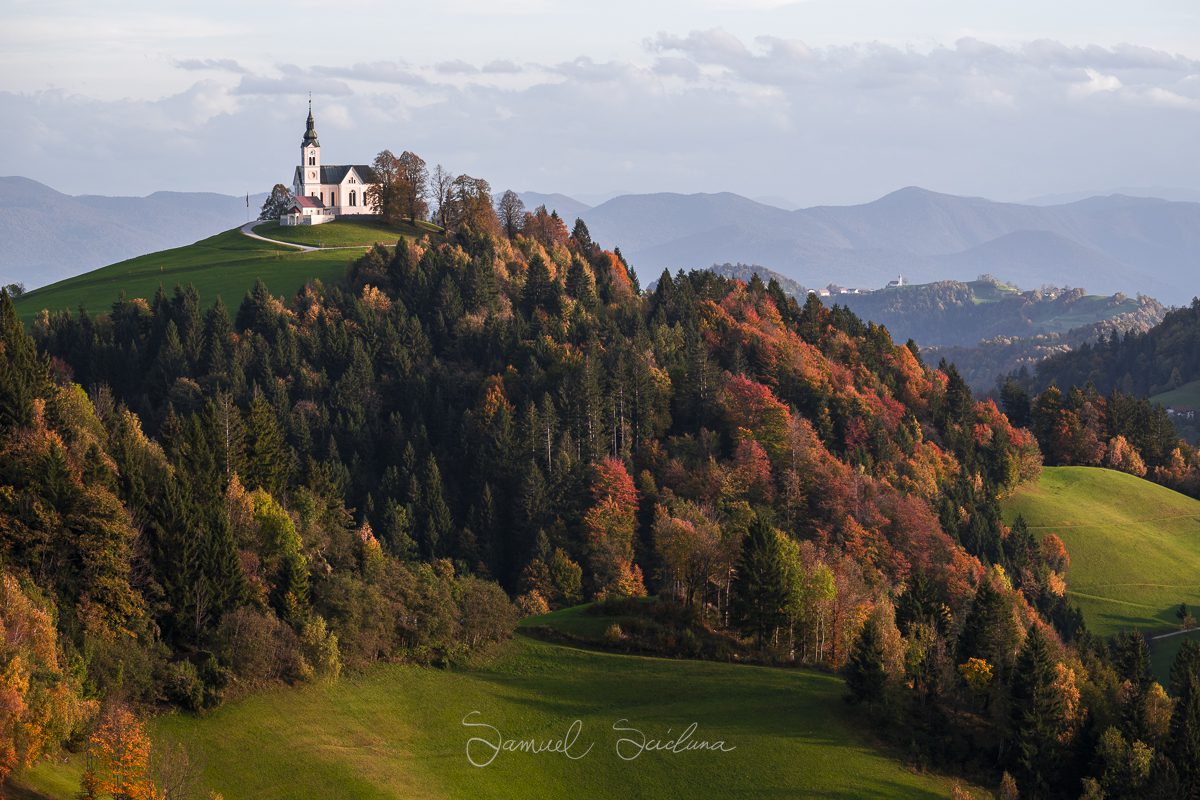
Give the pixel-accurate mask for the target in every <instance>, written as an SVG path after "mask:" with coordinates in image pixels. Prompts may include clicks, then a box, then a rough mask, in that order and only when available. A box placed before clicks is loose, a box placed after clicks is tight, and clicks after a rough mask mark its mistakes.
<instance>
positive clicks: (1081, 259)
mask: <svg viewBox="0 0 1200 800" xmlns="http://www.w3.org/2000/svg"><path fill="white" fill-rule="evenodd" d="M263 197H264V195H262V194H259V195H254V196H252V197H251V198H250V206H251V207H250V209H249V211H250V212H251V213H254V212H256V211H257V209H258V207H259V206H260V205H261V203H262V199H263ZM522 197H523V199H524V201H525V203H526V205H527V206H528V207H530V208H533V207H535V206H537V205H541V204H545V205H547V206H548V207H549V208H553V209H557V210H558V212H559V214H560V215H561V216H562V217H563V218H564V219H566V221H567V223H568V225H570V224H571V223H572V222H573V221H574V218H575V217H577V216H580V217H583V219H584V220H586V222H587V223H588V227H589V228H590V229H591V232H592V236H593V238H594V239H596V240H597V241H599V242H600V243H602V244H604V245H605V246H608V247H613V246H619V247H620V248H621V251H622V253H623V254H624V255H625V257H626V258H627V259H628V260H629V261H630V263H631V264H632V265H633V266H634V267H635V268H636V269H637V270H638V272H639V273H640V275H641V277H642V280H643V282H644V283H645V282H648V281H649V280H652V279H653V278H656V277H658V274H659V273H660V272H661V271H662V270H663V269H664V268H669V269H672V270H675V269H678V268H701V267H707V266H709V265H711V264H713V263H721V262H728V263H739V262H741V263H753V264H762V265H764V266H766V267H769V268H771V269H773V270H775V271H777V272H779V273H781V274H783V275H785V276H787V277H789V278H791V279H793V280H795V281H797V282H799V283H801V284H803V285H805V286H824V285H826V284H829V283H837V284H841V285H844V286H858V287H864V288H878V287H881V286H883V285H884V284H886V283H887V282H888V281H889V280H891V279H893V278H895V277H896V276H897V275H898V274H903V275H904V276H905V278H906V279H907V280H909V281H910V282H912V283H927V282H932V281H937V280H944V279H957V280H971V279H973V278H975V277H976V276H977V275H979V274H981V273H991V274H994V275H996V276H998V277H1000V278H1002V279H1004V280H1007V281H1010V282H1012V283H1015V284H1017V285H1019V286H1022V287H1024V288H1036V287H1039V286H1042V285H1046V284H1052V285H1056V286H1087V287H1088V288H1089V289H1090V290H1092V291H1096V292H1101V293H1105V294H1112V293H1116V292H1125V293H1127V294H1130V295H1134V294H1138V293H1141V294H1147V295H1152V296H1154V297H1157V298H1159V299H1160V300H1162V301H1164V302H1167V303H1171V304H1185V303H1187V302H1189V301H1190V300H1191V298H1192V297H1193V296H1194V295H1196V294H1200V280H1198V279H1197V278H1196V272H1197V268H1198V267H1200V203H1193V202H1183V201H1171V200H1162V199H1153V198H1144V197H1131V196H1126V195H1111V196H1107V197H1092V198H1088V199H1085V200H1079V201H1076V202H1071V203H1065V204H1058V205H1049V206H1035V205H1020V204H1015V203H997V202H993V201H990V200H985V199H982V198H974V197H956V196H953V195H945V194H937V193H935V192H930V191H926V190H924V189H918V188H912V187H910V188H907V189H901V190H899V191H897V192H893V193H891V194H889V195H887V196H885V197H882V198H880V199H879V200H876V201H874V202H871V203H866V204H863V205H856V206H817V207H813V208H805V209H799V210H796V211H786V210H784V209H782V208H778V207H776V206H772V205H767V204H765V203H760V202H756V201H754V200H750V199H747V198H745V197H741V196H739V195H736V194H730V193H727V192H726V193H720V194H691V195H682V194H670V193H659V194H628V195H622V196H619V197H614V198H612V199H610V200H607V201H605V202H603V203H601V204H599V205H596V206H590V205H588V204H587V203H584V202H581V201H579V200H575V199H573V198H571V197H568V196H566V195H561V194H537V193H532V192H527V193H525V194H524V195H523V196H522ZM246 216H247V208H246V201H245V198H244V197H230V196H228V195H219V194H208V193H184V192H156V193H154V194H152V195H149V196H148V197H101V196H95V195H81V196H70V195H66V194H62V193H61V192H57V191H55V190H53V189H51V188H49V187H47V186H45V185H43V184H40V183H37V182H36V181H32V180H29V179H27V178H18V177H9V178H0V242H3V243H4V247H3V248H0V283H9V282H13V281H20V282H23V283H25V284H26V286H27V287H28V288H35V287H37V286H41V285H43V284H46V283H50V282H52V281H55V280H58V279H60V278H64V277H67V276H70V275H75V274H78V273H80V272H84V271H86V270H89V269H92V268H95V267H99V266H103V265H106V264H111V263H113V262H116V261H120V260H122V259H125V258H129V257H132V256H135V255H140V254H142V253H147V252H153V251H156V250H162V249H165V248H169V247H176V246H179V245H182V244H188V243H190V242H193V241H196V240H198V239H201V238H204V237H206V236H209V235H211V234H213V233H216V232H218V231H221V230H227V229H229V228H232V227H234V226H235V225H238V224H239V223H242V222H244V221H245V220H246Z"/></svg>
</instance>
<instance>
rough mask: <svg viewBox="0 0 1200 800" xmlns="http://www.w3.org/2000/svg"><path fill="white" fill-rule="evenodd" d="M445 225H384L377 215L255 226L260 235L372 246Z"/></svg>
mask: <svg viewBox="0 0 1200 800" xmlns="http://www.w3.org/2000/svg"><path fill="white" fill-rule="evenodd" d="M440 230H441V229H440V228H438V226H436V225H434V224H433V223H431V222H425V221H417V222H416V223H408V222H406V223H403V224H402V225H399V226H397V227H392V226H390V225H384V224H383V223H381V222H378V221H376V220H374V219H364V220H356V219H348V218H343V219H336V220H334V221H333V222H326V223H325V224H324V225H287V226H281V225H280V224H279V223H278V222H264V223H263V224H262V225H258V226H257V227H255V228H254V232H255V233H257V234H258V235H259V236H266V237H267V238H268V239H277V240H279V241H281V242H295V243H296V244H307V245H310V246H312V247H354V246H370V245H373V244H375V243H376V242H380V243H382V244H386V245H388V246H389V247H390V246H392V245H394V244H396V240H397V239H399V238H400V237H402V236H404V237H419V236H424V235H426V234H436V233H438V232H439V231H440Z"/></svg>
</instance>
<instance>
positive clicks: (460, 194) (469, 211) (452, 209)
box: [439, 175, 500, 234]
mask: <svg viewBox="0 0 1200 800" xmlns="http://www.w3.org/2000/svg"><path fill="white" fill-rule="evenodd" d="M439 214H441V212H440V211H439ZM441 216H442V217H443V220H444V227H446V228H450V229H467V230H472V231H476V232H477V233H483V234H488V233H495V232H498V231H499V229H500V221H499V220H498V219H497V218H496V211H495V209H494V208H493V207H492V187H491V186H490V185H489V184H488V182H487V181H485V180H483V179H482V178H472V177H471V176H470V175H459V176H458V177H457V178H455V179H454V180H453V182H451V184H450V189H449V192H448V194H447V200H446V203H445V213H444V214H441Z"/></svg>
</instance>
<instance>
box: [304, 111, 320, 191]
mask: <svg viewBox="0 0 1200 800" xmlns="http://www.w3.org/2000/svg"><path fill="white" fill-rule="evenodd" d="M300 169H301V184H302V186H303V189H302V191H303V193H304V194H306V195H310V196H311V195H313V194H318V193H319V192H320V191H321V189H320V186H321V142H320V141H319V140H318V139H317V129H316V127H315V126H314V124H313V115H312V97H309V98H308V126H307V127H306V128H305V129H304V141H303V142H301V143H300Z"/></svg>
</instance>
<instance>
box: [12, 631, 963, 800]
mask: <svg viewBox="0 0 1200 800" xmlns="http://www.w3.org/2000/svg"><path fill="white" fill-rule="evenodd" d="M557 616H563V617H565V618H567V619H574V618H576V617H577V616H578V615H573V614H569V613H567V614H557V615H549V617H542V618H537V619H534V620H531V622H533V623H536V624H555V623H556V622H557V620H555V619H553V618H554V617H557ZM597 619H598V618H597ZM844 693H845V686H844V684H843V682H842V681H841V679H839V678H837V677H834V676H832V675H828V674H823V673H820V672H816V671H811V670H785V669H771V668H765V667H753V666H739V665H731V664H718V663H710V662H701V661H679V660H666V659H656V658H644V657H638V656H625V655H615V654H609V653H602V652H596V651H591V650H583V649H578V648H574V647H567V646H563V645H559V644H550V643H546V642H542V641H536V640H534V639H530V638H528V637H525V636H518V637H517V639H516V640H515V641H513V642H510V643H509V644H508V645H506V646H505V650H504V652H503V653H502V654H501V656H500V657H499V658H498V659H497V660H495V661H493V662H490V663H487V664H486V665H482V666H478V667H473V668H468V669H450V670H435V669H429V668H422V667H413V666H395V665H391V666H379V667H375V668H372V669H370V670H369V671H368V672H367V673H365V674H364V675H361V676H357V677H352V678H343V679H342V680H341V681H340V682H339V683H337V684H335V685H333V686H306V687H303V688H295V689H276V690H271V691H268V692H264V693H259V694H255V695H253V696H251V697H248V698H246V699H243V700H239V701H235V702H230V703H227V704H226V705H224V706H222V707H221V708H219V709H217V710H216V711H215V712H213V713H211V714H209V715H208V716H206V717H204V718H197V717H194V716H191V715H184V714H180V715H172V716H165V717H160V718H158V719H157V720H156V721H155V722H154V723H153V730H154V732H155V736H156V738H157V739H158V740H159V741H167V742H181V743H183V744H184V745H185V746H186V747H187V749H188V751H189V752H190V753H192V754H193V757H194V758H195V760H196V762H197V763H198V764H202V765H203V779H202V784H203V785H204V786H206V787H211V788H213V789H215V790H217V791H219V792H221V793H222V794H223V795H224V797H225V798H226V800H241V799H243V798H246V799H248V798H255V799H256V800H258V799H259V798H263V799H268V800H269V799H275V800H284V799H285V798H310V797H355V798H401V797H424V798H450V797H478V798H525V797H591V798H610V797H619V798H627V797H640V798H671V797H681V796H687V795H688V794H695V793H696V792H700V793H701V794H702V795H703V796H704V797H708V798H736V797H745V796H747V792H748V791H749V790H750V787H754V788H753V792H754V794H755V795H756V796H779V797H810V796H820V797H831V798H833V797H845V798H851V797H877V798H883V797H888V798H933V797H946V796H948V795H949V793H950V789H951V786H952V782H951V781H949V780H946V779H943V778H939V777H936V776H931V775H918V774H916V773H913V772H911V771H910V770H908V769H906V768H905V767H903V766H902V765H901V764H900V762H899V761H898V760H896V759H895V758H894V756H892V755H890V754H885V753H883V752H882V751H880V750H878V749H876V748H875V747H873V746H872V743H871V742H870V741H869V740H868V736H869V734H867V733H866V726H864V725H863V724H862V722H861V720H860V719H859V717H858V712H856V711H853V710H852V709H851V707H850V706H847V705H846V704H845V703H844V702H843V700H842V695H843V694H844ZM476 710H477V711H479V712H480V714H481V716H480V717H479V720H480V721H485V722H487V723H488V724H491V725H494V726H496V727H497V728H499V729H500V730H501V731H502V732H503V734H504V735H505V736H508V737H513V738H528V737H537V738H539V739H542V738H553V737H561V736H562V735H563V734H564V733H565V728H566V726H568V725H569V724H570V722H571V721H572V720H575V719H579V720H581V721H582V724H583V732H582V734H581V736H580V742H589V741H594V742H595V747H594V749H593V750H592V751H591V752H590V753H589V754H588V755H587V756H586V757H585V758H582V759H579V760H577V761H568V760H567V759H565V758H564V757H562V756H558V755H553V754H542V755H530V754H525V753H501V754H500V755H499V756H498V757H497V758H496V760H495V762H493V763H492V764H491V765H490V766H487V767H484V768H476V767H472V766H471V765H470V764H469V763H468V762H467V760H466V755H465V751H464V748H465V745H466V741H467V739H468V738H470V737H471V736H474V735H488V732H487V731H485V730H482V729H468V728H465V727H463V725H462V719H463V717H464V716H465V715H466V714H467V713H468V712H470V711H476ZM622 718H627V719H628V720H629V725H630V726H632V727H635V728H638V729H639V730H642V731H643V732H645V733H646V735H647V736H655V737H661V738H664V739H665V738H668V736H667V729H668V728H670V729H671V730H672V731H673V734H672V735H674V734H678V733H679V732H680V731H681V730H682V729H684V728H685V727H687V726H688V725H690V724H691V723H692V722H696V723H698V725H699V728H698V730H697V733H696V735H695V736H694V737H693V738H694V739H707V740H709V741H716V740H724V741H725V742H726V744H727V745H729V746H733V747H736V748H737V749H736V750H734V751H732V752H727V753H714V752H705V751H697V752H688V753H681V754H678V755H672V754H670V753H663V752H647V753H644V754H643V755H642V756H641V757H640V758H638V759H636V760H633V761H629V762H625V761H622V760H620V759H619V758H618V757H617V755H616V754H615V752H614V745H615V743H616V740H617V738H619V737H621V736H632V734H631V733H624V734H621V733H618V732H614V731H613V729H612V726H613V724H614V723H616V722H617V721H618V720H620V719H622ZM581 749H583V748H577V750H581ZM481 752H485V751H481ZM248 753H253V754H254V757H253V758H248V757H247V754H248ZM78 772H79V765H78V764H76V763H71V762H68V763H67V764H59V765H52V764H47V765H42V766H41V767H39V768H38V769H37V770H35V771H34V772H33V773H32V774H31V775H29V776H27V777H26V781H27V784H28V785H29V786H30V787H31V789H35V790H37V791H38V792H39V794H38V795H32V796H45V797H50V798H63V800H66V798H69V797H72V796H73V794H72V793H73V791H74V790H75V788H76V787H77V786H78Z"/></svg>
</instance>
